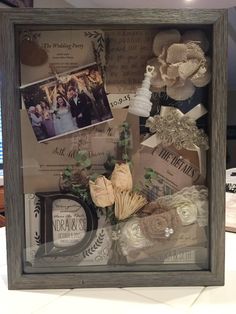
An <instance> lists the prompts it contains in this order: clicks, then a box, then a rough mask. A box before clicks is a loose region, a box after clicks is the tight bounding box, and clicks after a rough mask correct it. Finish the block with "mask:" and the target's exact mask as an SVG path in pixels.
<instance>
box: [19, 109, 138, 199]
mask: <svg viewBox="0 0 236 314" xmlns="http://www.w3.org/2000/svg"><path fill="white" fill-rule="evenodd" d="M113 116H114V119H113V120H112V121H109V122H106V123H104V124H101V125H98V126H94V127H91V128H89V129H86V130H81V131H78V132H75V133H73V134H70V135H66V136H63V137H61V138H58V139H55V140H51V141H49V142H45V143H38V142H37V140H36V137H35V135H34V133H33V129H32V127H31V125H30V121H29V119H28V116H27V111H26V110H22V111H21V136H22V157H23V165H22V166H23V176H24V177H23V182H24V193H28V194H30V193H36V192H49V191H55V190H58V189H59V178H60V174H61V173H62V172H63V171H64V169H65V167H67V166H69V165H74V164H75V159H74V158H75V156H76V154H77V153H78V151H79V150H87V151H89V153H90V155H91V159H92V165H93V167H94V168H93V170H94V171H95V172H104V167H103V164H104V162H105V161H106V159H107V155H108V154H111V155H113V156H116V153H117V141H118V140H119V126H120V125H121V124H122V122H123V121H125V120H127V121H128V122H129V123H130V124H131V127H132V132H133V133H135V134H138V130H139V125H138V117H135V116H130V115H129V114H128V112H127V110H126V109H117V110H113ZM138 138H139V136H138ZM138 144H139V143H138V141H137V140H134V141H133V149H137V145H138Z"/></svg>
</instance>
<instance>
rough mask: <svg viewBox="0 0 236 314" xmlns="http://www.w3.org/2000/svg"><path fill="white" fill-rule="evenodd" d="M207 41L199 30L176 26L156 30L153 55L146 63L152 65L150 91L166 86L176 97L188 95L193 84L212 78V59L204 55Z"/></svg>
mask: <svg viewBox="0 0 236 314" xmlns="http://www.w3.org/2000/svg"><path fill="white" fill-rule="evenodd" d="M208 48H209V43H208V41H207V38H206V36H205V34H204V33H203V32H202V31H191V32H185V33H184V34H183V35H182V36H181V34H180V32H179V31H178V30H175V29H173V30H167V31H161V32H159V33H158V34H157V35H156V36H155V38H154V41H153V52H154V54H155V55H156V57H155V58H153V59H151V60H149V61H148V65H151V66H154V67H155V73H154V76H153V78H152V80H151V84H152V89H153V91H160V90H163V89H164V90H166V93H167V95H168V96H169V97H171V98H173V99H175V100H186V99H188V98H189V97H191V96H192V95H193V94H194V92H195V89H196V87H203V86H205V85H207V84H208V83H209V82H210V80H211V60H210V58H209V57H206V56H205V53H206V52H207V50H208Z"/></svg>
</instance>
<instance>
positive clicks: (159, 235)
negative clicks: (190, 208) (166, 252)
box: [140, 210, 181, 240]
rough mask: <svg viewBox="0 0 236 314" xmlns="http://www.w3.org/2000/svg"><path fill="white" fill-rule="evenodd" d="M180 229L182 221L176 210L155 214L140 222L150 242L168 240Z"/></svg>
mask: <svg viewBox="0 0 236 314" xmlns="http://www.w3.org/2000/svg"><path fill="white" fill-rule="evenodd" d="M180 227H181V220H180V218H179V215H178V214H177V212H176V210H169V211H165V212H162V213H160V214H159V213H157V214H153V215H150V216H146V217H143V218H142V219H141V220H140V228H141V230H142V232H143V234H144V235H145V237H147V238H148V239H150V240H166V239H168V238H169V237H170V236H171V234H173V233H174V232H176V230H177V229H178V228H180Z"/></svg>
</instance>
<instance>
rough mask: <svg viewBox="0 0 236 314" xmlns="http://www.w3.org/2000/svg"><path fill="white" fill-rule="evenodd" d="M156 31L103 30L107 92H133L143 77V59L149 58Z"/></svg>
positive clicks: (144, 64)
mask: <svg viewBox="0 0 236 314" xmlns="http://www.w3.org/2000/svg"><path fill="white" fill-rule="evenodd" d="M155 34H156V31H152V30H112V31H107V32H106V33H105V37H106V39H107V43H108V45H107V51H106V60H107V64H106V70H107V73H106V78H107V80H106V83H107V84H106V87H107V91H108V92H109V93H113V94H120V93H121V94H124V93H134V92H135V91H136V88H137V87H139V86H140V85H141V82H142V80H143V78H144V72H145V67H146V64H147V61H148V60H149V59H150V58H151V57H152V55H153V53H152V42H153V38H154V36H155Z"/></svg>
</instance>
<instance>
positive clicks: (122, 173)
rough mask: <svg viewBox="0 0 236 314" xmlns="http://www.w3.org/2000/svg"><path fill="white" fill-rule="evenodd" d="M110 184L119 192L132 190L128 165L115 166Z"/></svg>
mask: <svg viewBox="0 0 236 314" xmlns="http://www.w3.org/2000/svg"><path fill="white" fill-rule="evenodd" d="M111 182H112V184H113V187H114V188H118V189H120V190H132V187H133V179H132V175H131V172H130V167H129V165H128V164H120V165H119V164H116V165H115V169H114V170H113V172H112V175H111Z"/></svg>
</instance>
